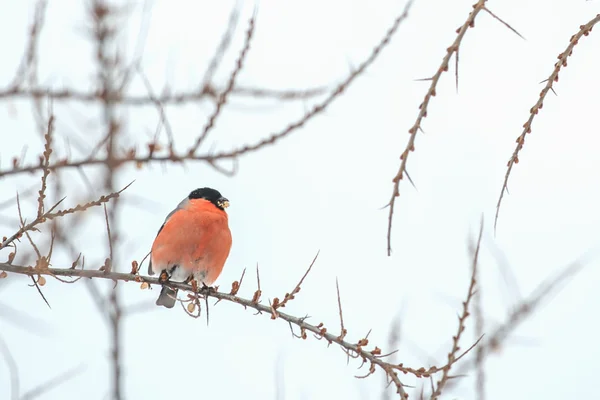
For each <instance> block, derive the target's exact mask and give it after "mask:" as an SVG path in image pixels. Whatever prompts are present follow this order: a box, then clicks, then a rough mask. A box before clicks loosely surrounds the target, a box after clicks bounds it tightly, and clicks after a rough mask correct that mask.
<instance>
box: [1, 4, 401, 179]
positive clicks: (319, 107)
mask: <svg viewBox="0 0 600 400" xmlns="http://www.w3.org/2000/svg"><path fill="white" fill-rule="evenodd" d="M412 2H413V0H410V1H409V2H408V3H407V4H406V6H405V8H404V10H403V12H402V13H401V14H400V15H399V16H398V17H396V18H395V20H394V22H393V23H392V25H391V26H390V28H389V29H388V30H387V32H386V34H385V35H384V37H383V38H382V39H381V41H380V42H379V44H378V45H377V46H375V47H374V48H373V50H372V51H371V54H370V55H369V56H368V57H367V58H366V59H365V60H364V61H363V62H362V63H361V64H360V65H359V66H358V68H357V69H356V70H355V71H353V72H352V73H350V74H349V75H348V77H346V79H344V80H343V81H342V82H341V83H340V84H339V85H338V86H337V87H336V88H335V89H334V90H333V91H332V92H331V93H330V94H329V95H328V96H327V97H326V98H325V99H324V100H323V101H322V102H320V103H318V104H316V105H314V106H313V108H312V109H311V110H310V111H308V112H307V113H306V114H305V115H304V116H303V117H301V118H300V119H299V120H297V121H295V122H293V123H291V124H289V125H288V126H286V127H285V128H283V129H282V130H280V131H279V132H275V133H273V134H271V135H270V136H268V137H266V138H264V139H262V140H260V141H259V142H257V143H253V144H246V145H244V146H241V147H238V148H234V149H232V150H226V151H220V152H218V153H212V154H211V153H207V154H203V155H195V154H194V150H195V149H194V147H192V148H191V149H190V150H188V151H187V152H185V153H180V154H177V153H175V152H170V153H169V154H165V155H155V154H154V152H155V151H157V150H158V149H159V147H160V146H159V145H158V143H150V144H148V154H147V155H146V156H137V155H136V150H135V149H134V148H132V149H129V150H128V151H126V152H124V153H125V154H124V155H118V154H114V155H113V157H112V158H109V157H103V158H96V157H95V156H94V155H92V156H89V157H86V158H84V159H81V160H77V161H70V160H68V159H63V160H59V161H58V162H55V163H52V164H50V165H49V166H48V168H49V170H50V171H56V170H58V169H63V168H78V167H83V166H91V165H107V164H108V163H110V165H112V166H113V167H114V168H117V167H120V166H122V165H124V164H127V163H135V164H136V165H138V166H139V165H142V164H146V163H150V162H160V161H169V162H183V161H204V162H207V163H209V164H211V165H214V163H215V162H216V161H218V160H225V159H236V158H237V157H239V156H241V155H245V154H249V153H253V152H255V151H257V150H260V149H262V148H263V147H266V146H268V145H272V144H275V143H276V142H278V141H279V140H281V139H284V138H285V137H287V136H289V135H290V134H291V133H293V132H295V131H296V130H298V129H299V128H301V127H303V126H304V125H305V124H306V123H307V122H309V121H310V120H312V119H313V118H314V117H315V116H317V115H319V114H321V113H323V112H324V111H325V110H326V109H327V107H328V106H329V105H331V103H333V102H334V101H335V100H336V99H338V98H339V97H341V94H342V93H343V92H344V91H345V90H346V89H348V87H349V86H350V85H351V84H352V83H353V82H354V81H355V80H356V78H358V77H359V76H361V75H362V74H363V72H364V71H365V70H366V69H367V68H368V67H369V66H370V65H371V64H373V62H374V61H375V60H376V59H377V58H378V56H379V55H380V53H381V51H382V50H383V49H384V48H385V47H386V46H387V45H388V44H389V43H390V41H391V39H392V37H393V36H394V34H395V33H396V32H397V30H398V28H399V27H400V24H401V23H402V22H403V21H404V20H405V19H406V18H407V17H408V12H409V10H410V8H411V6H412ZM0 97H2V94H1V93H0ZM58 98H59V96H57V95H56V94H54V99H58ZM119 98H120V97H119V94H118V93H117V94H115V93H111V92H102V94H101V97H100V99H101V100H102V101H112V102H114V103H117V102H118V99H119ZM145 100H146V101H147V104H150V105H155V104H156V102H157V101H158V102H160V103H161V104H163V105H165V103H167V100H166V99H164V98H162V97H160V96H159V97H155V98H153V99H148V98H146V99H145ZM15 164H16V165H15V166H14V168H12V169H10V170H5V171H0V178H2V177H4V176H9V175H17V174H22V173H26V172H35V171H37V170H39V169H41V165H29V166H18V160H17V161H16V162H15Z"/></svg>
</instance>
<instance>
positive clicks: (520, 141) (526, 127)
mask: <svg viewBox="0 0 600 400" xmlns="http://www.w3.org/2000/svg"><path fill="white" fill-rule="evenodd" d="M598 22H600V14H597V15H596V16H595V17H594V18H592V20H591V21H590V22H588V23H587V24H585V25H581V26H580V27H579V30H578V31H577V33H575V34H574V35H573V36H571V39H569V44H568V46H567V48H566V49H565V51H563V52H562V53H560V54H559V55H558V57H557V58H558V61H557V62H556V63H555V64H554V69H553V70H552V73H551V74H550V76H549V77H548V79H546V85H545V86H544V88H543V89H542V91H541V92H540V95H539V98H538V100H537V102H536V103H535V104H534V106H533V107H531V108H530V109H529V118H527V121H525V123H524V124H523V131H522V132H521V134H520V135H519V137H518V138H517V140H516V142H517V147H516V148H515V150H514V152H513V154H512V156H511V157H510V160H508V164H507V170H506V174H505V175H504V183H503V184H502V190H500V196H499V197H498V204H496V215H495V217H494V231H495V230H496V225H497V223H498V215H499V213H500V205H501V204H502V199H503V198H504V193H505V192H506V191H508V178H509V177H510V173H511V171H512V168H513V166H514V165H515V164H517V163H518V162H519V152H520V151H521V149H522V148H523V145H524V144H525V136H527V134H528V133H531V126H532V124H533V119H534V118H535V116H536V115H537V114H538V112H539V111H540V110H541V109H542V107H543V106H544V99H545V98H546V95H547V94H548V92H549V91H550V90H554V89H553V85H554V82H558V74H559V72H560V70H561V69H562V68H563V67H566V66H567V59H568V58H569V57H570V56H571V55H572V54H573V49H574V48H575V46H577V43H579V40H580V39H581V38H583V37H584V36H588V35H589V34H590V32H592V28H593V27H594V25H596V24H597V23H598Z"/></svg>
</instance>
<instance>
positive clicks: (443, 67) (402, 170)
mask: <svg viewBox="0 0 600 400" xmlns="http://www.w3.org/2000/svg"><path fill="white" fill-rule="evenodd" d="M485 3H486V0H479V1H478V2H477V4H475V5H474V6H473V11H471V12H470V13H469V16H468V17H467V20H466V21H465V22H464V23H463V24H462V26H461V27H460V28H458V29H457V30H456V33H457V35H456V38H455V39H454V42H453V43H452V44H451V45H450V47H448V48H447V49H446V54H445V55H444V58H443V59H442V63H441V64H440V66H439V67H438V69H437V71H436V72H435V74H434V75H433V77H432V78H431V84H430V85H429V89H428V90H427V92H426V93H425V98H424V99H423V102H422V103H421V104H420V105H419V114H418V115H417V119H416V121H415V123H414V124H413V126H412V127H411V128H410V129H409V130H408V133H409V135H410V137H409V139H408V143H407V145H406V148H405V149H404V151H403V152H402V154H401V155H400V160H401V162H400V167H399V169H398V172H397V173H396V176H394V179H392V182H393V183H394V188H393V190H392V196H391V198H390V201H389V202H388V207H389V208H390V212H389V214H388V229H387V254H388V256H390V255H391V254H392V218H393V216H394V205H395V204H396V198H397V197H398V196H400V181H401V180H402V178H404V175H405V174H406V163H407V162H408V157H409V155H410V153H411V152H413V151H415V139H416V138H417V132H418V131H420V130H422V129H421V122H422V121H423V119H424V118H425V117H427V107H428V106H429V102H430V101H431V99H432V98H433V97H434V96H435V95H436V87H437V84H438V82H439V80H440V77H441V76H442V74H443V73H444V72H446V71H448V64H449V63H450V59H451V58H452V55H453V54H454V53H456V54H457V57H458V49H459V47H460V44H461V43H462V40H463V38H464V36H465V34H466V33H467V30H468V29H469V28H473V27H475V18H476V17H477V15H478V14H479V12H480V11H481V10H483V9H484V7H485ZM456 82H457V85H458V74H457V75H456Z"/></svg>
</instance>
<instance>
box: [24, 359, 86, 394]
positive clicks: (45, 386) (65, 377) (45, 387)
mask: <svg viewBox="0 0 600 400" xmlns="http://www.w3.org/2000/svg"><path fill="white" fill-rule="evenodd" d="M84 370H85V365H83V364H82V365H79V366H77V367H74V368H71V369H70V370H68V371H65V372H63V373H62V374H59V375H57V376H55V377H54V378H52V379H50V380H48V381H46V382H44V383H42V384H41V385H38V386H36V387H34V388H33V389H31V390H30V391H28V392H27V393H25V394H24V395H23V396H22V397H21V398H20V400H33V399H35V398H38V397H40V396H41V395H43V394H45V393H46V392H49V391H50V390H52V389H54V388H55V387H57V386H59V385H61V384H63V383H65V382H67V381H69V380H71V379H73V378H75V377H76V376H77V375H79V374H81V373H82V372H83V371H84Z"/></svg>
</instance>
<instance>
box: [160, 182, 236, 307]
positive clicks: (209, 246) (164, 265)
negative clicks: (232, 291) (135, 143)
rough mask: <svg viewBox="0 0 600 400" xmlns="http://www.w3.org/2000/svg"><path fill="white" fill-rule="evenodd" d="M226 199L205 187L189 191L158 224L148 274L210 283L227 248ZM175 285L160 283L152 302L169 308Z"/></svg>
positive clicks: (205, 284)
mask: <svg viewBox="0 0 600 400" xmlns="http://www.w3.org/2000/svg"><path fill="white" fill-rule="evenodd" d="M227 207H229V200H227V199H226V198H225V197H223V196H222V195H221V193H219V191H217V190H215V189H211V188H208V187H205V188H200V189H196V190H194V191H192V192H191V193H190V194H189V196H187V197H186V198H185V199H183V200H182V201H181V203H179V205H178V206H177V208H175V209H174V210H173V211H171V213H169V215H167V218H166V219H165V222H164V223H163V224H162V226H161V227H160V229H159V230H158V233H157V235H156V238H155V239H154V243H153V244H152V250H151V256H150V264H149V266H148V274H149V275H153V274H154V273H158V274H160V275H159V276H160V281H162V282H166V281H168V280H172V281H174V282H189V281H191V280H192V279H195V280H196V282H197V283H198V284H200V283H202V284H203V285H204V286H211V285H212V284H213V282H214V281H215V280H216V279H217V278H218V277H219V275H220V274H221V271H222V270H223V265H224V264H225V260H227V257H228V256H229V251H230V250H231V232H230V230H229V222H228V217H227V213H226V212H225V209H226V208H227ZM176 298H177V289H173V288H170V287H168V286H166V285H163V287H162V290H161V291H160V295H159V296H158V299H157V300H156V305H158V306H164V307H167V308H173V306H174V305H175V301H176Z"/></svg>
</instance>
